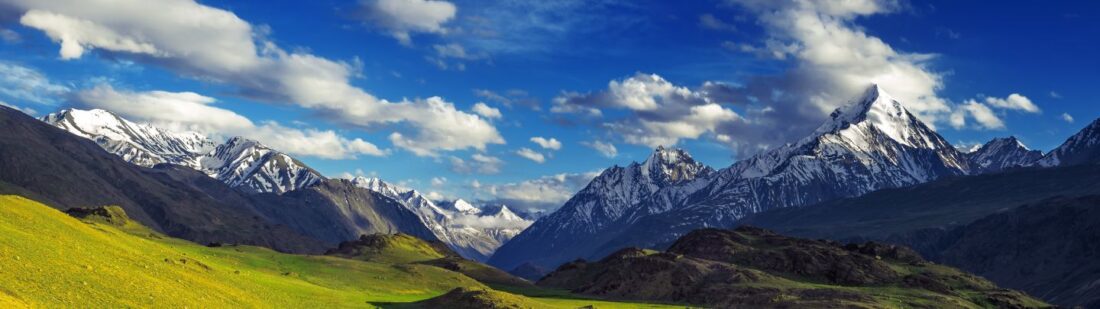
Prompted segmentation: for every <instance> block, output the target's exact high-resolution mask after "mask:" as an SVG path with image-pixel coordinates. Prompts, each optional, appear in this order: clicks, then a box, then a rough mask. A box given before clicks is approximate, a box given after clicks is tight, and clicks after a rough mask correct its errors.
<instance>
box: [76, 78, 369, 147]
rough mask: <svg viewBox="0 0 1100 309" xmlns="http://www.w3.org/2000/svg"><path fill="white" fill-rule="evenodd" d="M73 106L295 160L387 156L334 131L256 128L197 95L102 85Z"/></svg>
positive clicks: (270, 124)
mask: <svg viewBox="0 0 1100 309" xmlns="http://www.w3.org/2000/svg"><path fill="white" fill-rule="evenodd" d="M73 100H74V101H75V103H77V104H79V105H82V106H85V107H90V108H100V109H105V110H109V111H111V112H114V113H118V114H119V115H121V116H123V117H125V118H127V119H132V120H135V121H140V122H146V123H151V124H153V125H156V126H159V127H166V128H169V129H175V130H190V131H198V132H203V133H206V134H211V135H216V136H222V137H225V136H244V137H248V138H251V139H255V140H258V141H260V142H262V143H264V144H266V145H268V146H270V147H272V148H274V149H277V150H279V151H283V152H286V153H289V154H292V155H297V156H309V157H317V158H323V159H347V158H354V157H355V156H357V155H371V156H382V155H385V154H386V152H385V151H384V150H382V149H379V148H378V147H377V146H375V145H374V144H371V143H369V142H367V141H364V140H362V139H358V138H356V139H349V138H345V137H342V136H340V135H338V134H337V133H336V132H334V131H331V130H317V129H312V128H305V129H300V128H292V127H286V126H283V125H281V124H279V123H277V122H274V121H266V122H263V123H260V124H255V123H253V122H252V121H251V120H249V119H248V118H246V117H244V116H242V115H239V114H237V113H235V112H233V111H230V110H227V109H223V108H220V107H217V106H214V104H215V103H216V101H217V100H215V99H214V98H211V97H207V96H203V95H200V94H197V93H193V92H168V91H146V92H136V91H126V90H116V89H115V88H113V87H112V86H110V85H98V86H96V87H94V88H91V89H86V90H82V91H79V92H76V93H75V94H74V95H73Z"/></svg>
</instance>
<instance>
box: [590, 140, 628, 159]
mask: <svg viewBox="0 0 1100 309" xmlns="http://www.w3.org/2000/svg"><path fill="white" fill-rule="evenodd" d="M581 144H582V145H585V146H588V147H589V148H592V149H595V150H596V151H598V152H599V153H600V154H602V155H603V156H605V157H608V158H614V157H615V156H618V155H619V150H618V149H616V148H615V145H614V144H611V143H605V142H601V141H591V142H583V143H581Z"/></svg>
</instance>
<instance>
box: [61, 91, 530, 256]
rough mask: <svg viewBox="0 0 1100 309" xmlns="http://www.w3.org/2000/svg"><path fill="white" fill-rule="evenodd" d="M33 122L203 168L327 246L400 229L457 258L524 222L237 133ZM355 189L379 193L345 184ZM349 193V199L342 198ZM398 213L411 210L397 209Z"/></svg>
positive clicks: (120, 150) (111, 148)
mask: <svg viewBox="0 0 1100 309" xmlns="http://www.w3.org/2000/svg"><path fill="white" fill-rule="evenodd" d="M40 120H42V121H43V122H46V123H48V124H51V125H54V126H56V127H58V128H61V129H64V130H66V131H68V132H70V133H73V134H74V135H76V136H79V137H83V138H87V139H90V140H92V141H94V142H96V144H98V145H100V146H101V147H102V148H103V149H104V150H106V151H108V152H110V153H113V154H115V155H118V156H119V157H121V158H122V159H123V160H126V161H128V162H130V163H133V164H136V165H139V166H143V167H154V166H158V165H163V164H170V165H176V166H182V167H187V168H190V169H193V170H196V171H199V172H201V173H203V174H206V175H207V176H209V177H210V178H213V179H216V180H218V181H221V182H223V183H225V184H226V185H228V186H229V187H232V188H235V189H237V190H239V191H241V192H243V193H248V194H251V195H254V196H251V197H249V198H251V199H253V200H258V201H262V202H260V203H257V204H261V205H260V206H258V207H257V209H259V210H261V211H262V212H264V213H265V214H266V215H268V216H270V217H272V218H274V221H275V222H278V223H282V224H285V225H287V226H290V227H293V228H295V229H296V230H297V231H299V232H300V233H302V234H305V235H310V236H312V237H316V238H319V239H321V240H323V241H325V242H326V243H329V244H336V243H339V242H342V241H346V240H350V239H355V238H356V237H358V236H359V235H361V234H364V233H377V232H392V231H402V232H405V233H409V234H412V235H417V236H418V237H426V238H427V239H438V240H441V241H443V242H444V243H447V244H448V245H450V246H451V247H452V248H453V249H454V250H455V251H457V252H459V253H460V254H462V255H463V256H464V257H467V258H471V259H475V260H485V259H487V258H488V256H489V255H491V254H492V252H493V251H494V250H496V248H497V247H500V246H501V245H502V244H503V243H504V242H506V241H508V240H509V239H511V238H512V237H513V236H515V235H516V234H518V233H519V231H521V230H523V229H524V228H526V227H527V226H528V225H530V224H531V221H530V220H527V219H524V218H522V217H520V216H518V215H516V214H515V213H513V212H512V211H511V210H510V209H508V208H507V206H500V207H494V208H493V209H490V210H491V211H484V212H483V211H482V209H481V208H478V207H475V206H473V205H471V204H469V203H467V202H465V201H462V200H458V201H453V202H450V203H447V205H449V206H452V208H451V209H446V208H441V207H439V206H436V205H435V203H436V202H434V201H432V200H430V199H428V198H427V197H425V196H423V195H422V194H421V193H419V192H417V191H416V190H411V189H405V188H399V187H398V186H395V185H392V184H389V183H386V182H385V181H383V180H381V179H378V178H364V177H357V178H354V179H351V180H349V181H346V182H345V181H341V180H337V179H328V178H326V177H324V176H323V175H321V173H320V172H317V171H316V170H314V169H312V168H310V167H309V166H307V165H306V164H304V163H302V162H301V161H299V160H297V159H295V158H293V157H291V156H290V155H288V154H285V153H282V152H279V151H277V150H274V149H272V148H270V147H267V146H266V145H263V144H262V143H260V142H258V141H255V140H251V139H247V138H244V137H231V138H229V139H227V140H226V141H225V142H223V143H220V144H217V143H215V142H213V140H212V139H211V138H209V137H207V136H205V135H202V134H200V133H195V132H182V133H180V132H173V131H170V130H166V129H163V128H158V127H156V126H153V125H149V124H144V123H137V122H133V121H129V120H127V119H124V118H123V117H120V116H118V115H115V114H113V113H111V112H108V111H105V110H99V109H95V110H79V109H66V110H62V111H60V112H57V113H53V114H49V115H47V116H44V117H42V118H40ZM164 168H165V169H169V168H171V167H167V166H165V167H164ZM356 187H357V188H363V189H367V190H370V191H374V192H376V193H378V194H381V195H382V196H383V197H385V198H383V199H378V198H375V197H371V196H369V195H367V194H363V193H361V192H353V191H355V190H349V188H356ZM299 191H304V192H299ZM290 193H294V194H290ZM266 194H275V195H287V196H285V197H271V196H265V195H266ZM341 196H342V197H344V198H341ZM349 196H354V197H356V198H355V199H348V198H346V197H349ZM390 200H392V201H393V202H396V203H394V204H393V205H397V206H400V207H403V208H405V210H404V211H403V212H395V210H393V209H391V208H392V207H390V206H388V205H390ZM298 203H306V204H314V203H321V204H327V206H328V208H317V207H312V208H311V207H306V206H293V207H290V208H289V209H288V208H287V207H286V205H282V204H298ZM270 205H280V206H279V207H271V206H270ZM305 209H313V211H304V210H305ZM406 212H407V213H411V214H412V215H413V216H412V217H409V216H407V215H405V213H406ZM306 218H308V220H306ZM355 218H374V219H375V220H366V221H363V220H358V219H355ZM363 222H367V223H363ZM425 230H426V231H427V232H425Z"/></svg>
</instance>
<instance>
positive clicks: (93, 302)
mask: <svg viewBox="0 0 1100 309" xmlns="http://www.w3.org/2000/svg"><path fill="white" fill-rule="evenodd" d="M105 210H107V211H106V215H105V216H88V217H86V218H85V219H84V220H79V219H76V218H73V217H70V216H69V215H66V214H64V213H61V212H59V211H57V210H55V209H52V208H49V207H47V206H44V205H42V204H39V203H37V202H34V201H31V200H27V199H24V198H22V197H18V196H0V307H2V308H11V307H25V306H30V307H96V308H101V307H174V308H183V307H192V308H194V307H201V308H217V307H223V308H224V307H235V308H239V307H312V308H317V307H325V308H328V307H367V308H370V307H375V306H376V305H383V304H390V305H393V304H395V303H410V302H416V301H423V300H426V299H429V298H433V297H436V296H440V295H443V294H445V293H447V292H448V291H451V290H452V289H454V288H458V287H465V288H473V289H488V287H486V286H485V285H483V284H481V283H479V282H477V281H475V280H473V279H471V278H470V277H467V276H465V275H462V274H460V273H457V272H453V271H449V270H446V269H443V268H439V267H436V266H432V265H427V264H425V263H422V262H423V261H427V260H431V259H432V258H437V257H436V256H425V257H416V256H414V255H412V254H410V253H407V252H405V253H403V252H394V254H396V255H394V256H392V257H400V258H395V259H384V260H381V261H362V260H351V259H344V258H338V257H330V256H301V255H290V254H283V253H278V252H274V251H271V250H267V249H264V248H257V247H247V246H226V247H213V248H212V247H206V246H201V245H197V244H194V243H191V242H187V241H182V240H178V239H173V238H168V237H165V236H163V235H160V234H157V233H155V232H153V231H151V230H149V229H147V228H145V227H143V226H141V225H139V224H137V223H134V222H132V221H129V220H124V219H119V218H120V216H124V215H123V214H121V212H119V211H118V209H115V208H105ZM104 218H110V219H109V220H108V219H104ZM121 218H124V217H121ZM409 245H411V247H410V248H412V249H414V251H421V252H423V251H425V250H424V249H425V248H423V247H418V245H416V244H409ZM405 261H413V262H414V263H404V262H405ZM499 293H503V292H499ZM504 294H507V293H504ZM508 295H509V297H515V298H519V299H522V300H523V301H524V302H525V303H528V304H532V305H533V306H534V307H536V308H537V307H548V308H576V307H579V306H585V305H595V306H596V307H598V308H616V307H618V308H635V307H638V306H640V305H636V304H620V303H610V302H602V301H595V300H584V299H576V298H574V297H572V296H570V295H567V294H564V295H557V294H555V295H552V296H546V294H544V295H542V296H539V295H536V297H533V298H528V297H524V296H520V295H514V294H508ZM645 306H646V307H650V308H659V307H662V306H658V305H645ZM669 307H676V306H669Z"/></svg>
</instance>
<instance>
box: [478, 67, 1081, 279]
mask: <svg viewBox="0 0 1100 309" xmlns="http://www.w3.org/2000/svg"><path fill="white" fill-rule="evenodd" d="M1096 126H1097V125H1096V123H1094V124H1093V125H1090V126H1089V127H1090V128H1092V127H1096ZM1093 131H1095V130H1090V129H1089V128H1086V129H1085V130H1083V131H1082V132H1081V133H1079V134H1078V135H1077V136H1075V137H1073V138H1070V140H1069V141H1067V143H1066V144H1065V145H1063V146H1061V147H1059V148H1058V149H1055V150H1054V151H1052V152H1051V153H1049V154H1047V155H1045V156H1044V155H1043V154H1042V153H1041V152H1038V151H1033V150H1029V149H1027V147H1025V146H1024V145H1023V144H1022V143H1020V142H1019V141H1018V140H1016V139H1015V138H1013V137H1009V138H1002V139H994V140H992V141H990V142H988V143H986V144H985V145H983V146H982V147H980V148H979V149H977V150H976V151H973V152H969V153H966V152H962V151H959V150H958V149H956V148H955V147H954V146H952V145H951V144H950V143H948V142H947V141H946V140H945V139H944V138H943V137H942V136H940V135H939V134H938V133H936V132H935V131H934V130H933V129H931V128H930V127H929V126H928V125H926V124H924V123H923V122H922V121H921V120H920V119H919V118H917V117H916V116H915V115H914V114H912V113H910V112H909V111H908V110H906V109H905V108H904V106H903V104H902V102H899V101H897V100H896V99H894V98H893V97H892V96H891V95H890V94H888V93H887V92H886V91H885V90H884V89H881V88H880V87H878V86H876V85H872V86H871V87H869V88H868V89H867V90H866V91H865V92H864V94H863V95H862V96H860V97H858V98H856V99H855V100H853V101H851V102H850V103H849V104H847V105H845V106H844V107H841V108H838V109H837V110H835V111H834V112H833V113H831V114H830V115H829V119H827V120H826V121H825V122H824V123H823V124H822V125H820V126H819V127H818V128H817V129H816V130H815V131H814V132H812V133H811V134H810V135H808V136H807V137H805V138H803V139H801V140H799V141H797V142H795V143H792V144H788V145H784V146H782V147H779V148H776V149H772V150H769V151H765V152H763V153H760V154H758V155H755V156H753V157H750V158H748V159H746V160H742V161H739V162H736V163H734V164H733V165H731V166H729V167H727V168H723V169H720V170H713V169H711V168H709V167H706V166H703V165H701V164H699V163H697V162H695V161H694V160H693V159H692V158H691V157H690V155H688V154H687V153H686V152H685V151H683V150H679V149H675V150H670V149H666V148H664V147H659V148H658V149H657V150H656V151H655V152H654V154H653V155H651V156H650V157H649V159H647V160H646V161H644V162H642V163H634V164H631V165H629V166H626V167H618V166H615V167H612V168H609V169H607V170H606V171H605V172H604V173H603V174H601V175H600V176H598V177H596V178H595V179H594V180H593V181H592V182H591V183H590V184H589V185H588V187H586V188H585V189H583V190H581V191H580V192H578V193H577V194H576V195H574V196H573V198H571V199H570V200H569V201H567V202H566V203H565V204H564V206H562V207H561V208H560V209H559V210H557V211H556V212H554V213H552V214H550V215H548V216H546V217H545V218H543V219H541V220H539V221H537V222H536V223H535V224H533V225H532V226H531V227H530V228H528V229H527V230H525V231H524V232H523V233H520V235H517V236H516V237H515V238H514V239H513V240H512V241H510V242H508V243H507V244H505V245H504V246H502V247H501V248H500V249H498V250H497V252H496V253H495V254H494V255H493V257H492V258H491V259H490V260H489V263H490V264H492V265H494V266H497V267H500V268H502V269H515V268H517V267H519V266H524V267H526V268H528V269H530V268H532V267H533V268H542V269H552V268H553V267H555V265H560V264H561V263H565V262H568V261H571V260H573V259H577V258H585V259H598V258H600V257H602V256H606V255H607V254H610V253H612V252H614V251H615V250H618V249H619V248H623V247H631V246H635V247H643V248H663V247H664V246H667V245H669V244H671V243H672V242H673V241H675V240H676V239H677V238H678V237H679V236H681V235H684V234H686V233H688V232H690V231H692V230H696V229H699V228H706V227H719V228H721V227H733V226H736V225H737V224H738V221H739V220H740V219H742V218H744V217H746V216H748V215H751V214H755V213H761V212H766V211H769V210H772V209H784V208H800V207H803V206H810V205H815V204H819V203H822V202H828V201H833V200H837V199H843V198H850V197H857V196H861V195H864V194H867V193H871V192H875V191H879V190H883V189H891V188H904V187H908V186H913V185H917V184H922V183H928V182H931V181H935V180H938V179H951V178H958V177H960V176H967V175H982V174H988V173H998V172H1002V171H1005V170H1011V169H1015V168H1023V167H1027V166H1055V165H1058V163H1060V162H1061V161H1064V160H1073V161H1074V162H1076V161H1080V160H1087V159H1083V158H1079V156H1078V155H1077V154H1082V153H1086V154H1087V153H1090V152H1091V151H1100V150H1097V147H1098V145H1097V144H1096V143H1093V142H1092V141H1097V140H1100V138H1095V137H1094V136H1093V135H1092V134H1095V133H1089V132H1093ZM668 153H675V154H676V155H675V156H669V155H665V154H668ZM1083 156H1084V157H1086V158H1088V157H1090V156H1089V155H1083ZM1092 157H1095V156H1092ZM668 159H674V160H668ZM655 165H656V166H680V167H683V168H679V169H676V168H674V169H651V168H649V167H651V166H655ZM687 167H690V168H687ZM679 171H691V172H688V173H683V172H679ZM654 175H656V176H654ZM659 179H672V180H673V181H659Z"/></svg>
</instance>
